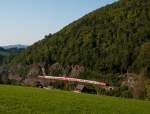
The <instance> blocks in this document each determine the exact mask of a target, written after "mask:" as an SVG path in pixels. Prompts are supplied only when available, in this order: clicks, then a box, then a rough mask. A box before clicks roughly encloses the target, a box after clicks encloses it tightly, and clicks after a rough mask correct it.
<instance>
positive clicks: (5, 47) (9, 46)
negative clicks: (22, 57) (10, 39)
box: [2, 44, 28, 49]
mask: <svg viewBox="0 0 150 114" xmlns="http://www.w3.org/2000/svg"><path fill="white" fill-rule="evenodd" d="M27 47H28V46H27V45H21V44H17V45H7V46H2V48H4V49H10V48H17V49H25V48H27Z"/></svg>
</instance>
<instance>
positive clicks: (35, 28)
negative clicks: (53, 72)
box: [0, 0, 116, 45]
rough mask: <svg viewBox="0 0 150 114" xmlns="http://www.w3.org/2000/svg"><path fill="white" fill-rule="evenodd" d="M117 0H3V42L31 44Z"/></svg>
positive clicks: (0, 19) (0, 2)
mask: <svg viewBox="0 0 150 114" xmlns="http://www.w3.org/2000/svg"><path fill="white" fill-rule="evenodd" d="M114 1H116V0H0V45H9V44H27V45H30V44H32V43H34V42H36V41H38V40H40V39H42V38H43V37H44V36H45V35H47V34H49V33H55V32H57V31H59V30H60V29H61V28H63V27H64V26H66V25H67V24H69V23H71V22H73V21H74V20H76V19H78V18H80V17H82V16H84V15H85V14H87V13H89V12H91V11H93V10H95V9H97V8H99V7H102V6H104V5H106V4H110V3H112V2H114Z"/></svg>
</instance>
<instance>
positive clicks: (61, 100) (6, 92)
mask: <svg viewBox="0 0 150 114" xmlns="http://www.w3.org/2000/svg"><path fill="white" fill-rule="evenodd" d="M0 92H1V93H0V113H1V114H20V113H21V114H148V112H150V108H149V107H150V102H148V101H139V100H129V99H121V98H114V97H106V96H94V95H86V94H76V93H72V92H65V91H59V90H42V89H37V88H31V87H30V88H28V87H18V86H4V85H0Z"/></svg>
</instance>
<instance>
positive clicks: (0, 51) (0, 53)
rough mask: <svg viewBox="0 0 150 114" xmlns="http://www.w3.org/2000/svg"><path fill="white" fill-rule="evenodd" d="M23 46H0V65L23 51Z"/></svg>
mask: <svg viewBox="0 0 150 114" xmlns="http://www.w3.org/2000/svg"><path fill="white" fill-rule="evenodd" d="M24 49H25V48H18V47H13V48H11V47H10V48H2V47H0V65H2V64H6V63H8V62H9V61H10V60H12V58H13V57H14V56H15V55H16V54H19V53H20V52H21V51H23V50H24Z"/></svg>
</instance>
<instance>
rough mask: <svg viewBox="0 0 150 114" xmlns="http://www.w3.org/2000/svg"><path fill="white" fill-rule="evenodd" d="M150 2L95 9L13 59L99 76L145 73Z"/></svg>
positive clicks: (131, 0) (126, 1)
mask: <svg viewBox="0 0 150 114" xmlns="http://www.w3.org/2000/svg"><path fill="white" fill-rule="evenodd" d="M149 6H150V1H149V0H120V1H119V2H116V3H114V4H112V5H108V6H106V7H103V8H100V9H97V10H96V11H94V12H92V13H90V14H88V15H85V16H84V17H82V18H81V19H79V20H77V21H75V22H73V23H71V24H70V25H68V26H66V27H65V28H64V29H62V30H61V31H59V32H57V33H56V34H54V35H51V34H50V35H48V36H46V37H45V39H44V40H42V41H39V42H37V43H35V44H34V45H33V46H31V47H29V48H28V49H27V50H26V51H24V52H23V53H22V54H20V55H19V56H18V57H16V58H15V59H14V60H13V64H15V63H22V64H24V65H31V64H33V63H46V64H54V63H60V64H63V65H76V64H78V65H82V66H84V67H87V68H89V69H90V70H93V71H96V72H99V73H104V74H107V73H126V72H127V70H131V71H133V69H134V71H139V72H140V71H141V70H143V69H146V70H147V71H148V72H149V67H150V62H149V61H150V60H149V57H150V56H149V55H145V54H144V53H146V54H148V53H150V52H149V51H150V50H149V45H150V43H149V42H150V7H149Z"/></svg>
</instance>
